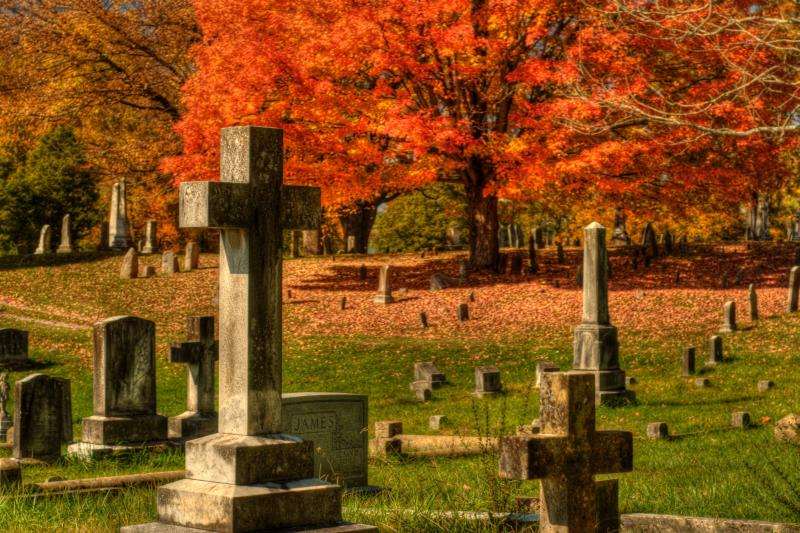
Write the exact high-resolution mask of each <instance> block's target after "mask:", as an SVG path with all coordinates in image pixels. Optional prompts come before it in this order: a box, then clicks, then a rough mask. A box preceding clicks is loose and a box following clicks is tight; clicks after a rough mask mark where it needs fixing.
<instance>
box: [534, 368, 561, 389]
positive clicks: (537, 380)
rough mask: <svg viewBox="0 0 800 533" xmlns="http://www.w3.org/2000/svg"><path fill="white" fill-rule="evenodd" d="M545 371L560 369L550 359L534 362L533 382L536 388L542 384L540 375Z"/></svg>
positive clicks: (559, 370) (557, 370)
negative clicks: (534, 377) (534, 373)
mask: <svg viewBox="0 0 800 533" xmlns="http://www.w3.org/2000/svg"><path fill="white" fill-rule="evenodd" d="M545 372H561V369H560V368H559V367H558V365H557V364H555V363H553V362H550V361H541V362H539V363H536V381H535V383H534V388H537V389H538V388H539V387H541V386H542V375H543V374H544V373H545Z"/></svg>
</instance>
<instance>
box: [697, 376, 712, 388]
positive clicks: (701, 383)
mask: <svg viewBox="0 0 800 533" xmlns="http://www.w3.org/2000/svg"><path fill="white" fill-rule="evenodd" d="M710 385H711V381H709V380H708V378H697V379H695V380H694V386H695V387H697V388H698V389H704V388H706V387H708V386H710Z"/></svg>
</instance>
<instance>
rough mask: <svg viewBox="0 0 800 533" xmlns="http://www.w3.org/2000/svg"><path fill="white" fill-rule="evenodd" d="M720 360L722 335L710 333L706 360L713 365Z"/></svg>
mask: <svg viewBox="0 0 800 533" xmlns="http://www.w3.org/2000/svg"><path fill="white" fill-rule="evenodd" d="M721 361H722V337H720V336H719V335H712V336H711V338H709V339H708V362H709V364H712V365H715V364H717V363H719V362H721Z"/></svg>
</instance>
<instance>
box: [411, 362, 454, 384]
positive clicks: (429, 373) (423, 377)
mask: <svg viewBox="0 0 800 533" xmlns="http://www.w3.org/2000/svg"><path fill="white" fill-rule="evenodd" d="M414 381H426V382H428V383H430V384H431V387H433V388H435V389H438V388H439V387H441V386H442V385H443V384H444V383H446V382H447V378H446V377H445V375H444V374H442V373H441V372H439V369H438V368H436V365H434V364H433V363H429V362H426V363H414Z"/></svg>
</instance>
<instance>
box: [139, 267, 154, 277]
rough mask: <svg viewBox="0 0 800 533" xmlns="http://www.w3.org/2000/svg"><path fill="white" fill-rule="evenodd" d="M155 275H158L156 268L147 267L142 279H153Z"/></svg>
mask: <svg viewBox="0 0 800 533" xmlns="http://www.w3.org/2000/svg"><path fill="white" fill-rule="evenodd" d="M155 275H156V267H155V266H153V265H145V267H144V270H143V271H142V277H144V278H152V277H153V276H155Z"/></svg>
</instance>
